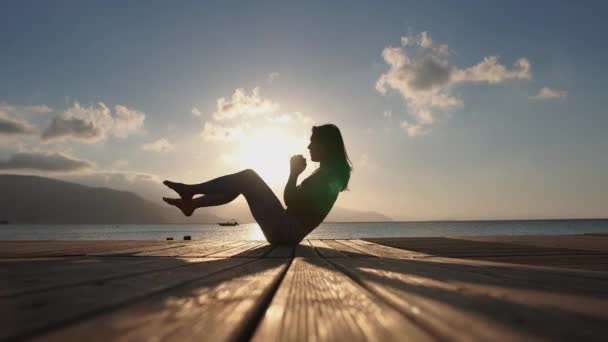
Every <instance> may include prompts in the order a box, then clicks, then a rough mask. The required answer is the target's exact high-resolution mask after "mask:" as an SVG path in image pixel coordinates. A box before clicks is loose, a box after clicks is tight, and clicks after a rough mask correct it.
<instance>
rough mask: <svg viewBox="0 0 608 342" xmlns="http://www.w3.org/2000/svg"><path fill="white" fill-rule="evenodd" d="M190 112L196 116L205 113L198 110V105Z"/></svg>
mask: <svg viewBox="0 0 608 342" xmlns="http://www.w3.org/2000/svg"><path fill="white" fill-rule="evenodd" d="M190 113H192V115H194V116H201V115H203V113H201V111H200V110H198V108H196V107H192V110H191V111H190Z"/></svg>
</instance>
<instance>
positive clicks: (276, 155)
mask: <svg viewBox="0 0 608 342" xmlns="http://www.w3.org/2000/svg"><path fill="white" fill-rule="evenodd" d="M307 144H308V141H307V139H306V138H303V137H295V136H294V135H292V134H290V132H288V131H287V130H284V129H279V128H264V129H260V130H258V131H256V132H255V133H253V134H252V135H249V136H247V137H246V138H245V139H244V140H243V141H242V142H241V148H240V151H239V153H238V161H239V163H240V164H241V165H240V166H241V167H242V168H250V169H253V170H255V171H256V172H257V173H258V174H259V175H260V176H261V177H262V178H263V179H264V180H265V181H266V182H267V183H269V184H272V185H279V184H280V183H283V182H285V181H286V180H287V177H288V176H289V158H290V157H291V156H292V155H294V154H303V155H304V156H305V157H306V156H307V155H306V154H304V153H305V152H306V146H307Z"/></svg>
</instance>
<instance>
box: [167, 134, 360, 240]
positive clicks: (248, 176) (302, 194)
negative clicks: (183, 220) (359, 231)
mask: <svg viewBox="0 0 608 342" xmlns="http://www.w3.org/2000/svg"><path fill="white" fill-rule="evenodd" d="M308 150H309V151H310V159H311V160H312V161H314V162H319V163H320V165H319V168H318V169H317V170H315V172H314V173H313V174H312V175H310V177H308V178H306V179H305V180H303V181H302V183H301V184H300V185H299V186H296V183H297V180H298V176H299V175H300V174H301V173H302V172H303V171H304V169H305V168H306V159H304V157H302V155H296V156H293V157H291V160H290V174H289V180H288V181H287V184H286V185H285V190H284V192H283V199H284V201H285V205H286V206H287V209H284V208H283V205H282V204H281V202H280V201H279V199H278V198H277V197H276V196H275V194H274V193H273V192H272V190H271V189H270V187H268V185H267V184H266V183H265V182H264V180H263V179H262V178H261V177H260V176H258V174H257V173H255V171H253V170H250V169H247V170H244V171H241V172H237V173H235V174H231V175H226V176H222V177H219V178H216V179H213V180H210V181H208V182H205V183H201V184H191V185H188V184H182V183H175V182H171V181H164V182H163V183H164V184H165V185H166V186H168V187H169V188H171V189H173V190H174V191H175V192H177V193H178V194H179V196H180V197H181V198H166V197H163V200H164V201H165V202H167V203H168V204H171V205H174V206H176V207H178V208H179V209H181V211H182V212H183V213H184V215H186V216H190V215H192V213H193V212H194V210H196V209H197V208H203V207H210V206H216V205H222V204H226V203H229V202H231V201H233V200H234V199H235V198H237V197H238V196H239V195H241V194H242V195H243V196H245V199H246V200H247V204H248V205H249V209H250V210H251V214H252V215H253V217H254V218H255V220H256V222H257V223H258V224H259V226H260V228H261V229H262V232H263V233H264V236H265V237H266V240H268V242H270V243H271V244H297V243H299V242H300V241H302V239H304V237H305V236H306V235H307V234H308V233H310V232H311V231H313V230H314V229H315V228H316V227H317V226H318V225H319V224H321V222H322V221H323V219H324V218H325V217H326V216H327V214H329V211H330V210H331V208H332V207H333V205H334V203H335V202H336V199H337V198H338V194H339V193H340V192H341V191H344V190H345V189H346V187H347V186H348V181H349V179H350V173H351V170H352V164H351V162H350V160H349V159H348V155H347V154H346V148H345V147H344V141H343V140H342V134H341V133H340V130H339V129H338V127H336V126H335V125H332V124H327V125H323V126H315V127H313V128H312V136H311V137H310V144H309V145H308ZM197 194H202V195H203V196H200V197H196V198H194V195H197Z"/></svg>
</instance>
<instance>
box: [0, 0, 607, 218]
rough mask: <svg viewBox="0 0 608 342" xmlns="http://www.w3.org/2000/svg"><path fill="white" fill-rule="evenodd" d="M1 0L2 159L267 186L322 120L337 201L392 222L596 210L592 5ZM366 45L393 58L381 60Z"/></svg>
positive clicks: (599, 42) (88, 178)
mask: <svg viewBox="0 0 608 342" xmlns="http://www.w3.org/2000/svg"><path fill="white" fill-rule="evenodd" d="M1 6H2V7H1V9H2V10H1V11H0V44H1V45H0V46H2V51H3V52H2V53H1V54H0V75H1V76H0V103H2V106H1V107H0V111H1V113H0V115H1V116H0V124H1V123H2V121H1V120H5V121H7V120H8V121H7V122H8V123H10V124H11V125H9V126H10V127H12V128H13V129H17V131H19V132H9V129H8V128H7V129H5V130H4V131H2V130H1V129H0V141H1V142H3V143H2V147H0V160H2V162H0V167H1V168H2V169H3V170H2V172H6V173H14V172H18V173H34V174H43V175H49V176H55V177H63V178H66V179H73V180H78V181H81V182H84V183H87V182H94V180H95V179H98V178H99V177H100V176H101V175H103V176H104V177H105V178H104V179H105V181H106V183H107V185H110V186H114V187H119V186H131V185H132V186H133V189H137V185H136V184H128V183H129V182H137V180H139V179H146V180H147V181H155V180H158V179H160V180H162V179H164V178H176V179H185V180H187V181H199V180H203V179H206V178H210V177H214V176H219V175H221V174H223V173H226V172H231V171H236V170H238V169H239V168H243V167H253V168H256V167H258V168H260V169H262V171H261V172H260V173H261V174H262V175H263V176H264V175H266V176H267V177H268V178H269V179H268V181H269V183H271V185H272V186H273V188H274V189H275V190H276V191H277V192H279V191H280V190H281V186H282V183H283V182H284V181H285V180H286V177H287V172H288V161H287V160H284V159H285V158H287V157H288V156H289V155H290V154H296V153H305V152H306V151H305V149H304V148H305V146H306V145H305V139H306V138H307V135H308V134H309V131H310V126H311V124H312V123H316V124H320V123H325V122H333V123H336V124H337V125H338V126H339V127H340V128H341V129H342V131H343V134H344V137H345V140H346V143H347V149H348V151H349V153H350V155H351V159H352V160H353V162H354V164H355V173H354V174H353V181H352V183H351V191H349V192H346V193H344V194H343V195H342V196H341V198H340V199H339V203H338V204H339V205H341V206H344V207H348V208H353V209H359V210H375V211H380V212H383V213H386V214H388V215H389V216H391V217H393V218H396V219H467V218H545V217H600V216H602V217H606V216H607V215H608V181H606V179H605V171H604V170H606V169H607V168H608V157H607V153H606V152H605V151H608V138H607V137H606V136H607V135H606V133H605V132H606V130H607V129H608V115H607V114H606V109H605V103H606V101H605V100H604V97H605V92H606V86H605V84H604V82H605V79H606V75H608V73H607V67H606V61H607V60H608V51H607V48H608V46H607V44H606V43H605V41H606V39H605V37H604V34H605V32H608V30H607V27H606V26H608V25H606V24H605V20H603V18H602V15H603V13H605V10H606V9H607V8H606V5H603V4H602V2H600V1H595V2H593V1H589V2H566V1H564V2H557V1H546V2H544V1H535V2H534V3H533V4H530V3H529V2H524V1H510V2H504V1H502V2H498V1H497V2H490V1H462V2H461V1H459V2H447V1H445V2H439V1H424V2H407V1H334V2H331V4H328V2H326V1H306V2H300V3H286V2H278V1H276V2H274V1H273V2H271V1H267V2H264V1H261V2H259V1H256V2H245V1H243V2H237V1H216V2H214V1H205V2H198V1H196V2H195V1H181V2H179V3H172V2H167V1H149V2H145V3H144V2H136V1H104V2H99V1H97V2H93V1H54V2H52V3H51V2H42V1H40V2H29V1H28V2H24V1H6V2H3V3H2V5H1ZM404 37H405V39H402V38H404ZM442 45H447V46H446V48H445V50H441V46H442ZM391 47H392V48H394V50H390V49H391ZM387 49H388V50H387ZM384 51H393V52H394V54H392V55H391V56H393V57H395V58H399V56H401V57H403V56H405V57H407V58H408V59H409V60H410V62H411V64H405V65H402V64H400V65H397V64H394V65H393V69H391V61H393V62H395V61H396V59H392V60H391V59H390V58H392V57H390V56H389V57H387V56H388V55H386V54H384V55H383V52H384ZM491 56H497V57H498V59H496V60H495V61H494V62H491V61H490V62H487V63H486V64H483V62H484V58H486V57H491ZM387 58H389V59H387ZM520 59H524V60H525V61H527V63H529V68H528V69H526V68H525V67H524V66H523V64H522V65H514V63H517V61H518V60H520ZM425 61H426V62H428V61H435V62H437V67H439V71H441V72H443V71H445V72H447V74H445V75H448V76H446V77H448V78H447V79H445V78H441V77H442V75H444V74H442V73H441V72H439V73H434V70H435V69H432V68H431V69H428V70H430V71H429V72H428V73H427V69H424V68H423V67H422V66H424V62H425ZM395 63H396V62H395ZM475 66H478V68H477V69H475ZM484 66H485V67H486V68H482V67H484ZM487 67H491V68H487ZM501 68H502V69H501ZM391 70H393V71H394V72H393V73H391ZM270 75H273V76H270ZM382 75H386V80H388V81H387V82H385V83H384V90H382V89H381V88H382V87H379V86H378V85H377V83H378V82H379V80H380V79H381V77H382ZM410 76H411V77H413V78H412V79H410V81H411V82H409V83H408V81H407V77H410ZM400 77H401V78H400ZM404 77H405V78H406V80H405V81H404ZM420 77H422V79H423V80H425V81H429V82H430V83H431V84H432V86H431V87H430V88H428V87H427V88H424V87H418V85H416V84H418V83H416V80H418V79H419V78H420ZM271 79H272V80H271ZM256 88H257V90H254V89H256ZM543 88H546V89H545V91H544V92H541V90H542V89H543ZM237 89H242V92H241V93H238V92H237ZM235 94H237V96H236V97H235ZM238 94H241V95H238ZM220 98H224V99H226V101H227V102H230V103H231V104H233V105H237V106H236V108H237V111H236V112H233V113H225V112H224V111H223V109H221V108H219V107H218V99H220ZM441 98H443V99H446V98H447V99H448V100H449V101H448V102H442V103H443V104H442V105H439V106H438V105H437V103H438V102H437V101H439V99H441ZM450 101H452V102H453V103H452V102H450ZM100 102H101V103H103V106H105V108H107V111H106V110H105V109H103V108H104V107H102V106H101V105H99V104H98V103H100ZM449 103H452V104H449ZM76 104H78V105H76ZM32 106H39V107H38V109H36V108H34V107H32ZM41 106H46V108H48V109H45V110H42V109H40V108H42V107H41ZM77 106H79V108H80V109H79V110H76V109H75V108H78V107H77ZM116 106H121V107H120V108H123V109H118V107H116ZM239 108H240V109H239ZM193 109H196V110H197V111H198V112H199V113H200V115H193V114H192V110H193ZM121 113H122V114H121ZM385 113H386V114H385ZM389 113H390V115H389ZM214 114H215V115H214ZM121 115H123V116H121ZM222 115H223V116H222ZM217 117H222V119H217ZM75 118H76V119H78V120H80V121H78V123H80V124H81V125H80V126H78V127H79V128H78V127H76V126H69V125H68V126H69V127H68V126H66V125H67V124H66V123H72V124H74V123H75V121H74V120H75ZM144 118H145V119H144ZM280 118H284V119H285V120H283V121H286V120H289V121H288V122H283V121H281V120H280ZM54 120H55V121H54ZM15 122H17V123H15ZM53 122H55V126H53ZM206 124H207V125H208V127H207V128H208V129H207V131H205V125H206ZM20 125H21V126H20ZM24 125H26V126H27V127H26V126H24ZM0 127H2V126H1V125H0ZM7 127H8V126H7ZM10 127H9V128H10ZM19 127H20V129H18V128H19ZM24 127H26V128H24ZM408 127H409V130H408ZM78 129H81V130H80V131H78ZM86 129H88V131H86ZM45 132H46V135H45ZM218 132H220V133H226V132H231V134H236V135H234V136H233V137H234V138H231V139H224V138H221V137H225V136H218V135H217V133H218ZM235 132H236V133H235ZM43 136H46V137H47V138H46V139H45V138H42V137H43ZM49 137H50V138H49ZM218 137H220V138H218ZM281 139H283V143H278V142H280V141H281ZM226 140H229V141H226ZM159 141H161V142H159ZM144 145H145V146H148V147H144ZM279 146H280V147H279ZM273 149H278V150H277V151H274V150H273ZM256 153H259V154H256ZM305 156H307V155H306V154H305ZM307 157H308V156H307ZM20 158H21V159H20ZM45 158H46V159H45ZM49 158H50V159H52V160H53V161H54V162H55V163H58V164H62V163H64V164H65V165H67V166H65V168H64V169H62V165H63V164H62V165H58V166H56V167H55V169H53V170H51V169H50V168H49V166H48V165H49V162H48V161H47V162H46V163H45V160H47V159H49ZM53 158H54V159H53ZM24 160H25V161H24ZM283 160H284V163H283ZM54 165H55V164H54ZM309 171H310V170H309ZM107 175H112V177H110V180H108V177H107ZM137 175H143V176H142V177H137ZM123 176H124V177H126V178H125V179H127V180H126V181H124V180H121V181H120V182H119V181H116V184H114V183H112V182H113V181H114V180H117V179H120V177H123ZM144 176H145V177H144ZM146 177H147V178H146ZM108 182H109V183H108ZM125 184H126V185H125ZM142 186H143V185H142ZM155 200H156V199H155Z"/></svg>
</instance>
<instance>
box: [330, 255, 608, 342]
mask: <svg viewBox="0 0 608 342" xmlns="http://www.w3.org/2000/svg"><path fill="white" fill-rule="evenodd" d="M331 262H332V263H334V264H336V265H339V267H340V268H341V269H342V270H344V271H345V272H346V273H348V274H349V275H351V276H352V277H354V278H356V279H357V280H358V281H360V282H361V283H362V284H364V285H365V286H366V288H368V289H369V290H371V291H372V292H373V293H375V294H376V295H378V296H381V297H382V298H384V300H386V301H389V302H391V303H392V304H393V305H394V307H396V308H399V310H400V311H401V312H402V313H403V314H405V315H409V316H410V317H412V319H415V320H416V322H417V323H418V324H420V325H422V326H424V327H426V328H427V329H428V330H429V331H433V332H435V333H436V335H437V336H439V337H440V338H442V339H448V340H486V341H487V340H505V341H508V340H512V341H518V340H533V339H549V340H579V339H582V340H597V339H600V338H602V337H603V336H606V333H607V332H608V330H607V328H606V326H605V325H603V324H598V323H599V322H600V321H605V320H606V319H607V318H608V300H606V299H602V301H601V302H600V303H597V302H595V300H596V299H597V298H594V297H592V296H586V294H585V292H579V293H578V294H564V293H560V292H543V291H536V290H535V289H534V288H533V286H534V285H532V284H530V283H528V286H530V287H529V288H515V289H513V288H511V285H513V283H508V282H507V283H505V282H503V283H490V284H486V283H485V282H486V281H488V278H487V277H483V276H480V275H476V274H472V273H469V272H462V271H458V270H452V271H451V272H450V273H449V274H446V273H447V272H443V271H438V270H437V268H436V264H434V263H432V262H430V261H427V260H394V259H393V260H387V259H332V260H331ZM442 272H443V273H442ZM447 279H450V280H449V281H446V280H447ZM588 305H592V308H589V307H587V306H588Z"/></svg>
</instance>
